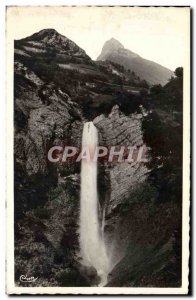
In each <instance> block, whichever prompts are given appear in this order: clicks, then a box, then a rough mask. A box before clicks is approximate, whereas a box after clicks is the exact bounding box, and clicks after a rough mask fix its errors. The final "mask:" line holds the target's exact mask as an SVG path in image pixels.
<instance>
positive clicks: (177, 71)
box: [174, 67, 183, 78]
mask: <svg viewBox="0 0 196 300" xmlns="http://www.w3.org/2000/svg"><path fill="white" fill-rule="evenodd" d="M174 74H175V75H176V77H178V78H182V77H183V68H182V67H178V68H176V69H175V71H174Z"/></svg>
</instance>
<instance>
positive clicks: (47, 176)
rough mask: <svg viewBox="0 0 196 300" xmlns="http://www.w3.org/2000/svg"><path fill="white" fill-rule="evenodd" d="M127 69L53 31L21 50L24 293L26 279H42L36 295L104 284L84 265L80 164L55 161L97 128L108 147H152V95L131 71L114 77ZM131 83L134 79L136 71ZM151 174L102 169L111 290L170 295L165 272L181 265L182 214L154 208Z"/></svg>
mask: <svg viewBox="0 0 196 300" xmlns="http://www.w3.org/2000/svg"><path fill="white" fill-rule="evenodd" d="M116 46H117V48H118V46H119V45H116ZM62 65H63V67H62ZM117 67H118V66H115V65H111V64H109V66H108V65H104V64H103V65H101V66H100V65H99V64H96V63H95V62H93V61H91V60H90V58H89V57H88V56H87V55H86V54H85V52H84V51H83V50H82V49H80V48H79V47H78V46H77V45H76V44H75V43H73V42H72V41H70V40H69V39H67V38H66V37H63V36H62V35H60V34H58V33H57V32H56V31H55V30H51V29H49V30H42V31H41V32H39V33H36V34H34V35H32V36H31V37H28V38H26V39H23V40H21V41H16V42H15V59H14V72H15V73H14V76H15V77H14V89H15V97H14V108H15V113H14V118H15V144H14V149H15V280H16V284H17V285H27V284H25V283H21V282H20V281H19V277H20V275H21V274H31V276H35V277H38V280H37V281H36V282H35V283H32V284H31V285H32V286H91V285H96V284H98V282H99V278H98V277H97V274H96V271H95V270H94V269H91V268H85V267H84V266H82V265H81V263H80V256H79V245H78V220H79V201H80V199H79V198H80V197H79V194H80V163H76V162H74V161H72V162H69V164H68V163H62V162H58V163H55V164H54V163H51V162H49V161H48V158H47V154H48V150H49V148H50V147H51V146H53V145H62V146H65V145H72V146H77V147H80V146H81V137H82V129H83V124H84V122H86V121H88V120H91V121H93V122H94V124H95V126H96V127H97V128H98V131H99V141H100V145H106V146H108V147H109V146H111V145H119V146H122V145H123V146H129V145H138V146H139V145H142V144H143V134H142V120H143V115H142V112H141V110H140V105H141V104H142V101H143V99H142V96H141V95H140V94H139V92H138V93H137V95H136V94H135V93H134V92H133V91H132V90H127V88H126V87H124V86H123V84H122V81H121V80H122V74H123V72H124V71H123V70H121V71H119V67H118V72H117V71H116V72H117V74H115V75H114V72H113V71H114V70H117V69H116V68H117ZM125 76H127V78H129V74H127V73H126V71H125ZM132 79H133V77H132V78H131V79H130V80H132ZM118 82H120V83H118ZM137 85H138V82H137ZM148 172H149V170H148V169H147V167H146V165H145V164H144V163H137V162H134V163H131V164H130V163H125V162H124V163H118V162H114V163H110V164H109V163H106V162H105V163H104V164H100V165H99V176H98V186H99V199H100V203H101V206H102V208H103V207H105V210H106V216H105V236H106V241H107V245H108V248H109V252H110V255H111V257H112V261H113V267H114V266H115V268H114V269H113V270H111V274H110V276H109V282H108V285H109V286H142V285H143V286H162V285H164V283H165V282H166V281H165V280H166V279H165V276H166V275H167V274H168V273H167V272H166V271H165V268H167V267H168V265H169V267H168V268H171V264H175V263H176V261H175V259H176V258H175V256H174V251H173V247H174V241H175V239H176V237H175V234H174V233H175V226H176V223H175V222H173V221H172V216H173V215H174V214H175V217H176V218H180V216H178V214H177V213H176V208H175V207H169V206H168V205H167V204H163V205H162V207H159V208H156V207H155V206H154V204H153V197H154V193H155V191H154V190H153V189H152V188H151V187H150V186H149V185H148V183H147V177H148ZM160 218H161V223H159V221H160ZM166 225H167V226H166ZM125 272H126V274H128V275H127V276H126V278H125V277H124V275H123V274H124V273H125ZM168 272H169V269H168ZM172 276H173V277H174V279H173V277H172ZM175 276H176V275H175V274H174V275H171V274H170V277H172V280H173V281H172V280H170V282H172V284H173V282H175V284H176V285H177V284H178V283H179V282H178V280H176V277H175ZM170 277H168V278H170ZM170 279H171V278H170ZM28 286H29V284H28Z"/></svg>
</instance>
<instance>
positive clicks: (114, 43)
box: [103, 38, 124, 49]
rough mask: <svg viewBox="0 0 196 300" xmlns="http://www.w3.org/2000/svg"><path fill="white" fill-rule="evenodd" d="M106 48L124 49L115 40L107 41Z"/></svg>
mask: <svg viewBox="0 0 196 300" xmlns="http://www.w3.org/2000/svg"><path fill="white" fill-rule="evenodd" d="M104 47H112V48H113V49H120V48H124V46H123V45H122V44H121V43H120V42H119V41H118V40H117V39H115V38H111V39H110V40H108V41H106V42H105V44H104V46H103V48H104Z"/></svg>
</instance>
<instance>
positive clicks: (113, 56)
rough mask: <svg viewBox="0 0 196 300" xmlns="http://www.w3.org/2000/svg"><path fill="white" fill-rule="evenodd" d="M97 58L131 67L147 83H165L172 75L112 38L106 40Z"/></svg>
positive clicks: (167, 70)
mask: <svg viewBox="0 0 196 300" xmlns="http://www.w3.org/2000/svg"><path fill="white" fill-rule="evenodd" d="M97 60H103V61H105V60H109V61H112V62H115V63H118V64H121V65H123V66H124V67H125V68H126V69H131V70H132V71H134V72H135V73H136V74H137V75H139V76H140V78H141V79H145V80H146V81H147V82H148V83H149V84H151V85H153V84H163V85H164V84H166V83H167V82H168V80H169V78H170V77H171V75H172V71H170V70H169V69H167V68H165V67H163V66H161V65H160V64H157V63H155V62H153V61H149V60H147V59H144V58H142V57H141V56H139V55H138V54H136V53H134V52H132V51H130V50H128V49H125V48H124V46H123V45H122V44H121V43H120V42H119V41H117V40H115V39H114V38H112V39H110V40H109V41H107V42H106V43H105V44H104V46H103V49H102V52H101V54H100V55H99V56H98V58H97Z"/></svg>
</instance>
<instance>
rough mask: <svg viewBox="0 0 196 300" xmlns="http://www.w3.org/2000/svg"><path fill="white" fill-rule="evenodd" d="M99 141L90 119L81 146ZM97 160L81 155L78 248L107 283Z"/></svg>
mask: <svg viewBox="0 0 196 300" xmlns="http://www.w3.org/2000/svg"><path fill="white" fill-rule="evenodd" d="M97 144H98V134H97V129H96V127H95V126H94V124H93V122H87V123H85V124H84V128H83V136H82V149H87V148H88V149H89V151H90V153H91V154H93V153H94V151H95V149H96V146H97ZM98 201H99V200H98V193H97V161H93V157H91V159H90V161H89V160H87V159H82V166H81V196H80V251H81V256H82V263H83V264H84V265H86V266H93V267H94V268H95V269H96V270H97V274H98V275H99V277H100V278H101V283H100V286H104V285H105V284H106V283H107V274H108V272H109V259H108V255H107V251H106V246H105V242H104V235H103V228H101V227H102V226H101V224H100V223H99V218H98V207H99V205H98ZM102 224H103V222H102Z"/></svg>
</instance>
